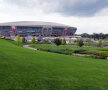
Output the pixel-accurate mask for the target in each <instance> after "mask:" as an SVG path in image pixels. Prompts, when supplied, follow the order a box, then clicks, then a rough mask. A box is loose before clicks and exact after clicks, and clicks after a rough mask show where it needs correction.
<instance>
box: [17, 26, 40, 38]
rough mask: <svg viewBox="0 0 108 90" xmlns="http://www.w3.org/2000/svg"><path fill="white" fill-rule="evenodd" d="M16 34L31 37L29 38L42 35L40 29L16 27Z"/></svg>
mask: <svg viewBox="0 0 108 90" xmlns="http://www.w3.org/2000/svg"><path fill="white" fill-rule="evenodd" d="M16 30H17V34H20V35H22V36H23V35H31V36H39V35H42V27H25V26H17V27H16Z"/></svg>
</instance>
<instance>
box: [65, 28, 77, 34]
mask: <svg viewBox="0 0 108 90" xmlns="http://www.w3.org/2000/svg"><path fill="white" fill-rule="evenodd" d="M75 32H76V29H73V28H68V29H67V32H66V35H67V36H72V35H74V33H75Z"/></svg>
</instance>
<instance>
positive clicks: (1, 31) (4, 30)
mask: <svg viewBox="0 0 108 90" xmlns="http://www.w3.org/2000/svg"><path fill="white" fill-rule="evenodd" d="M15 28H16V33H17V34H19V35H21V36H45V37H49V36H63V33H64V32H65V33H66V36H72V35H74V33H75V32H76V28H67V29H66V28H62V27H33V26H30V27H29V26H16V27H15ZM4 35H11V36H13V35H14V33H13V30H12V27H11V26H0V36H4Z"/></svg>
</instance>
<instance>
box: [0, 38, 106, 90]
mask: <svg viewBox="0 0 108 90" xmlns="http://www.w3.org/2000/svg"><path fill="white" fill-rule="evenodd" d="M107 77H108V61H105V60H99V59H90V58H83V57H75V56H68V55H62V54H56V53H49V52H42V51H34V50H29V49H26V48H22V47H18V46H16V45H14V44H12V43H10V42H7V41H5V40H0V90H6V89H9V90H14V89H24V90H108V78H107Z"/></svg>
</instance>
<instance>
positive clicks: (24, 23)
mask: <svg viewBox="0 0 108 90" xmlns="http://www.w3.org/2000/svg"><path fill="white" fill-rule="evenodd" d="M0 26H61V27H71V28H76V27H72V26H69V25H65V24H60V23H55V22H44V21H16V22H6V23H0ZM76 29H77V28H76Z"/></svg>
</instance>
